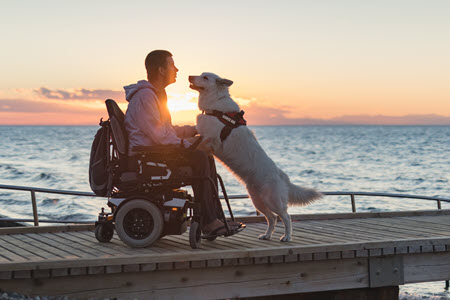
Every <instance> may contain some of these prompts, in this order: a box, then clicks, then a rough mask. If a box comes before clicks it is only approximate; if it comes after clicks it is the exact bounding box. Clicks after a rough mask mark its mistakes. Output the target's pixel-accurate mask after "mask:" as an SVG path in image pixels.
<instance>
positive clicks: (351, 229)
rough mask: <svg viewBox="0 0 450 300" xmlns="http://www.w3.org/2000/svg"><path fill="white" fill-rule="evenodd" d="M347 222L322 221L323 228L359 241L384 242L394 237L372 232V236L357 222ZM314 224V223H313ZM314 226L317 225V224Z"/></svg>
mask: <svg viewBox="0 0 450 300" xmlns="http://www.w3.org/2000/svg"><path fill="white" fill-rule="evenodd" d="M344 221H346V220H334V221H321V223H320V224H321V225H322V226H326V227H327V228H329V229H330V230H331V229H332V230H333V232H336V231H341V232H343V233H344V234H346V235H353V236H354V237H355V238H357V239H358V240H359V241H361V240H362V241H371V240H384V239H391V238H392V237H393V236H392V235H390V234H385V233H384V232H379V231H371V232H370V234H369V232H368V231H367V229H366V228H361V227H359V226H357V224H358V223H355V222H358V221H357V220H356V221H355V222H352V223H346V222H345V223H344ZM312 223H313V222H312ZM313 224H316V223H315V222H314V223H313Z"/></svg>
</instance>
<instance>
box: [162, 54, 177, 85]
mask: <svg viewBox="0 0 450 300" xmlns="http://www.w3.org/2000/svg"><path fill="white" fill-rule="evenodd" d="M163 72H164V73H163V75H164V79H165V82H166V83H167V85H169V84H172V83H174V82H175V81H177V72H178V69H177V67H175V62H174V61H173V57H167V65H166V68H165V69H163Z"/></svg>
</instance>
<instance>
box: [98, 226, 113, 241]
mask: <svg viewBox="0 0 450 300" xmlns="http://www.w3.org/2000/svg"><path fill="white" fill-rule="evenodd" d="M94 233H95V238H96V239H97V241H99V242H101V243H107V242H109V241H110V240H111V239H112V237H113V235H114V226H113V224H111V223H99V224H97V226H95V230H94Z"/></svg>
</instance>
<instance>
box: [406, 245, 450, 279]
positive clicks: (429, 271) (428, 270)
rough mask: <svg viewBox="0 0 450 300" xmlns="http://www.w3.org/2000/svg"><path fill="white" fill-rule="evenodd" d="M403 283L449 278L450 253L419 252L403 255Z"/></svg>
mask: <svg viewBox="0 0 450 300" xmlns="http://www.w3.org/2000/svg"><path fill="white" fill-rule="evenodd" d="M403 265H404V276H405V283H416V282H424V281H440V280H448V279H449V278H450V276H449V275H450V253H449V252H441V253H421V254H411V255H405V256H404V257H403Z"/></svg>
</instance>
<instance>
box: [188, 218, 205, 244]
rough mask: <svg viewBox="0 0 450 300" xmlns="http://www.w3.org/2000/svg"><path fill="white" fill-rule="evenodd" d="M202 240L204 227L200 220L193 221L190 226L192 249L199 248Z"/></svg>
mask: <svg viewBox="0 0 450 300" xmlns="http://www.w3.org/2000/svg"><path fill="white" fill-rule="evenodd" d="M201 242H202V229H201V228H200V224H199V223H198V222H195V221H193V222H192V223H191V227H190V228H189V244H190V245H191V248H192V249H197V248H198V247H199V246H200V244H201Z"/></svg>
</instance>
